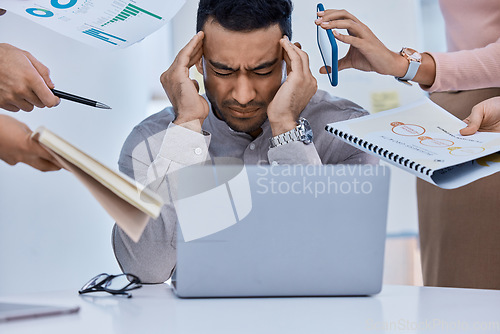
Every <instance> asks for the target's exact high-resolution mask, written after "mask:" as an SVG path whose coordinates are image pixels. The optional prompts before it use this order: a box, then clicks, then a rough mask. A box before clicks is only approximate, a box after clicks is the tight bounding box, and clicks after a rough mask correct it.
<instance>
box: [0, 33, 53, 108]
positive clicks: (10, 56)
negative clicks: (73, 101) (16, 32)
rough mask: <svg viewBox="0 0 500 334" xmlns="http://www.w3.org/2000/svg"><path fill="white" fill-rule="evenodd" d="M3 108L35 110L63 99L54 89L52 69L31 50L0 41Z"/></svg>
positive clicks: (0, 77) (0, 97)
mask: <svg viewBox="0 0 500 334" xmlns="http://www.w3.org/2000/svg"><path fill="white" fill-rule="evenodd" d="M0 73H1V76H0V108H2V109H5V110H8V111H14V112H15V111H19V110H20V109H21V110H24V111H32V110H33V108H34V107H35V106H37V107H38V108H44V107H49V108H51V107H54V106H56V105H58V104H59V101H60V100H59V98H58V97H56V96H54V94H52V92H51V91H50V89H51V88H54V84H53V83H52V81H51V80H50V76H49V69H48V68H47V67H45V66H44V65H43V64H42V63H40V62H39V61H38V60H37V59H36V58H35V57H33V56H32V55H31V54H30V53H29V52H27V51H24V50H21V49H18V48H16V47H14V46H12V45H9V44H5V43H0Z"/></svg>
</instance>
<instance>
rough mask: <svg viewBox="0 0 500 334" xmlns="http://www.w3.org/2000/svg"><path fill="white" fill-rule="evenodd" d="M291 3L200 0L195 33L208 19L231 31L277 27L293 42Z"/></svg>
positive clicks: (283, 1)
mask: <svg viewBox="0 0 500 334" xmlns="http://www.w3.org/2000/svg"><path fill="white" fill-rule="evenodd" d="M292 9H293V5H292V1H291V0H200V2H199V4H198V17H197V21H196V31H197V32H198V31H200V30H202V29H203V26H204V25H205V23H206V22H207V20H208V18H209V17H213V18H214V19H215V21H217V22H218V23H219V24H220V25H221V26H222V27H224V28H225V29H228V30H232V31H251V30H256V29H261V28H267V27H269V26H271V25H273V24H276V23H278V24H279V26H280V28H281V31H282V33H283V35H287V36H288V38H289V39H292V20H291V16H292Z"/></svg>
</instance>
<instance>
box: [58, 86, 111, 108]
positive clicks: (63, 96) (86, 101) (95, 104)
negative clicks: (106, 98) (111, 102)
mask: <svg viewBox="0 0 500 334" xmlns="http://www.w3.org/2000/svg"><path fill="white" fill-rule="evenodd" d="M51 91H52V93H54V95H55V96H57V97H59V98H61V99H66V100H70V101H73V102H78V103H82V104H86V105H88V106H91V107H96V108H101V109H111V107H110V106H108V105H106V104H104V103H101V102H97V101H93V100H89V99H86V98H84V97H81V96H77V95H73V94H69V93H65V92H61V91H60V90H56V89H51Z"/></svg>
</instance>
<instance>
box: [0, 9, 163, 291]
mask: <svg viewBox="0 0 500 334" xmlns="http://www.w3.org/2000/svg"><path fill="white" fill-rule="evenodd" d="M169 40H170V30H169V27H166V28H164V29H161V30H160V31H158V32H156V33H155V34H154V35H152V36H150V37H148V38H146V40H144V41H143V42H141V43H139V44H137V45H134V46H132V47H130V48H128V49H126V50H118V51H101V50H99V49H94V48H92V47H89V46H87V45H84V44H81V43H79V42H76V41H73V40H71V39H69V38H66V37H63V36H61V35H59V34H57V33H55V32H53V31H50V30H48V29H45V28H43V27H41V26H39V25H36V24H34V23H32V22H30V21H28V20H25V19H22V18H19V17H17V16H15V15H13V14H9V13H7V14H6V15H4V16H2V17H0V41H2V42H7V43H10V44H13V45H15V46H17V47H19V48H22V49H26V50H29V51H30V52H31V53H32V54H33V55H35V56H36V57H37V58H38V59H39V60H40V61H41V62H43V63H44V64H45V65H46V66H48V67H49V68H50V69H51V77H52V79H53V81H54V83H55V84H56V88H58V89H60V90H63V91H67V92H70V93H74V94H77V95H81V96H84V97H89V98H92V99H96V100H98V101H101V102H104V103H106V104H108V105H110V106H111V107H112V108H113V109H112V110H100V109H95V108H91V107H87V106H83V105H79V104H76V103H73V102H69V101H62V102H61V104H60V105H59V106H58V107H57V108H54V109H43V110H40V109H37V110H34V111H33V112H32V113H24V112H19V113H17V114H12V113H8V112H5V111H0V112H2V113H5V114H9V115H11V116H14V117H15V118H17V119H18V120H21V121H23V122H25V123H26V124H28V125H29V126H30V127H31V128H32V129H34V128H36V127H38V126H40V125H45V126H46V127H47V128H49V129H51V130H53V131H54V132H56V133H58V134H60V135H61V136H62V137H64V138H66V139H67V140H69V141H70V142H72V143H74V144H75V145H77V146H78V147H80V148H81V149H83V150H84V151H87V152H89V153H91V154H92V155H94V156H95V157H96V158H98V159H99V160H100V161H102V162H103V163H105V164H107V165H109V166H113V167H115V166H117V164H116V163H117V160H118V156H119V153H120V149H121V146H122V144H123V142H124V140H125V138H126V137H127V135H128V133H129V132H130V131H131V129H132V127H133V126H134V125H136V124H137V123H139V122H140V121H141V120H142V119H144V118H145V115H146V109H147V104H148V102H149V100H150V98H151V95H152V93H153V92H155V91H156V92H159V91H161V85H160V84H159V79H158V76H159V74H158V73H161V71H162V70H164V69H165V68H166V67H167V66H168V65H169V64H170V62H171V57H170V53H169V50H170V45H169V44H170V42H169ZM0 75H1V74H0ZM112 226H113V221H112V219H111V218H110V217H109V216H108V215H107V213H106V212H105V211H104V210H103V209H102V208H101V207H100V205H99V204H98V203H97V202H96V201H95V200H94V198H93V197H92V196H91V195H90V194H89V193H88V191H87V190H86V189H85V188H84V187H83V186H82V185H81V184H80V183H79V182H78V181H76V179H75V178H74V177H73V176H72V175H71V174H70V173H68V172H66V171H60V172H56V173H46V174H44V173H41V172H38V171H36V170H34V169H32V168H29V167H27V166H26V165H23V164H19V165H18V166H16V167H11V166H8V165H7V164H5V163H3V162H0V295H1V294H9V293H20V292H29V291H41V290H44V291H47V290H54V289H60V288H70V289H74V290H75V292H76V290H78V289H79V288H80V287H81V285H83V283H85V280H86V279H90V278H91V277H92V276H93V275H96V274H98V273H100V272H109V273H117V272H119V268H118V265H117V263H116V261H115V259H114V255H113V252H112V249H111V242H110V240H111V234H110V232H111V228H112Z"/></svg>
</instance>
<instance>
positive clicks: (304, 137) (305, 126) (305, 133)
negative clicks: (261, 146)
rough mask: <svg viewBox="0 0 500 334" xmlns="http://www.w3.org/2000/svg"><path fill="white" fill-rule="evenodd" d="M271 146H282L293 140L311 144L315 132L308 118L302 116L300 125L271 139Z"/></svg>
mask: <svg viewBox="0 0 500 334" xmlns="http://www.w3.org/2000/svg"><path fill="white" fill-rule="evenodd" d="M269 141H270V142H271V147H277V146H281V145H284V144H287V143H290V142H293V141H301V142H303V143H304V144H310V143H312V141H313V132H312V129H311V125H309V122H308V121H307V119H305V118H303V117H300V118H299V121H298V125H297V126H296V127H295V128H293V129H292V130H290V131H287V132H285V133H282V134H279V135H277V136H274V137H272V138H270V139H269Z"/></svg>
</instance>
